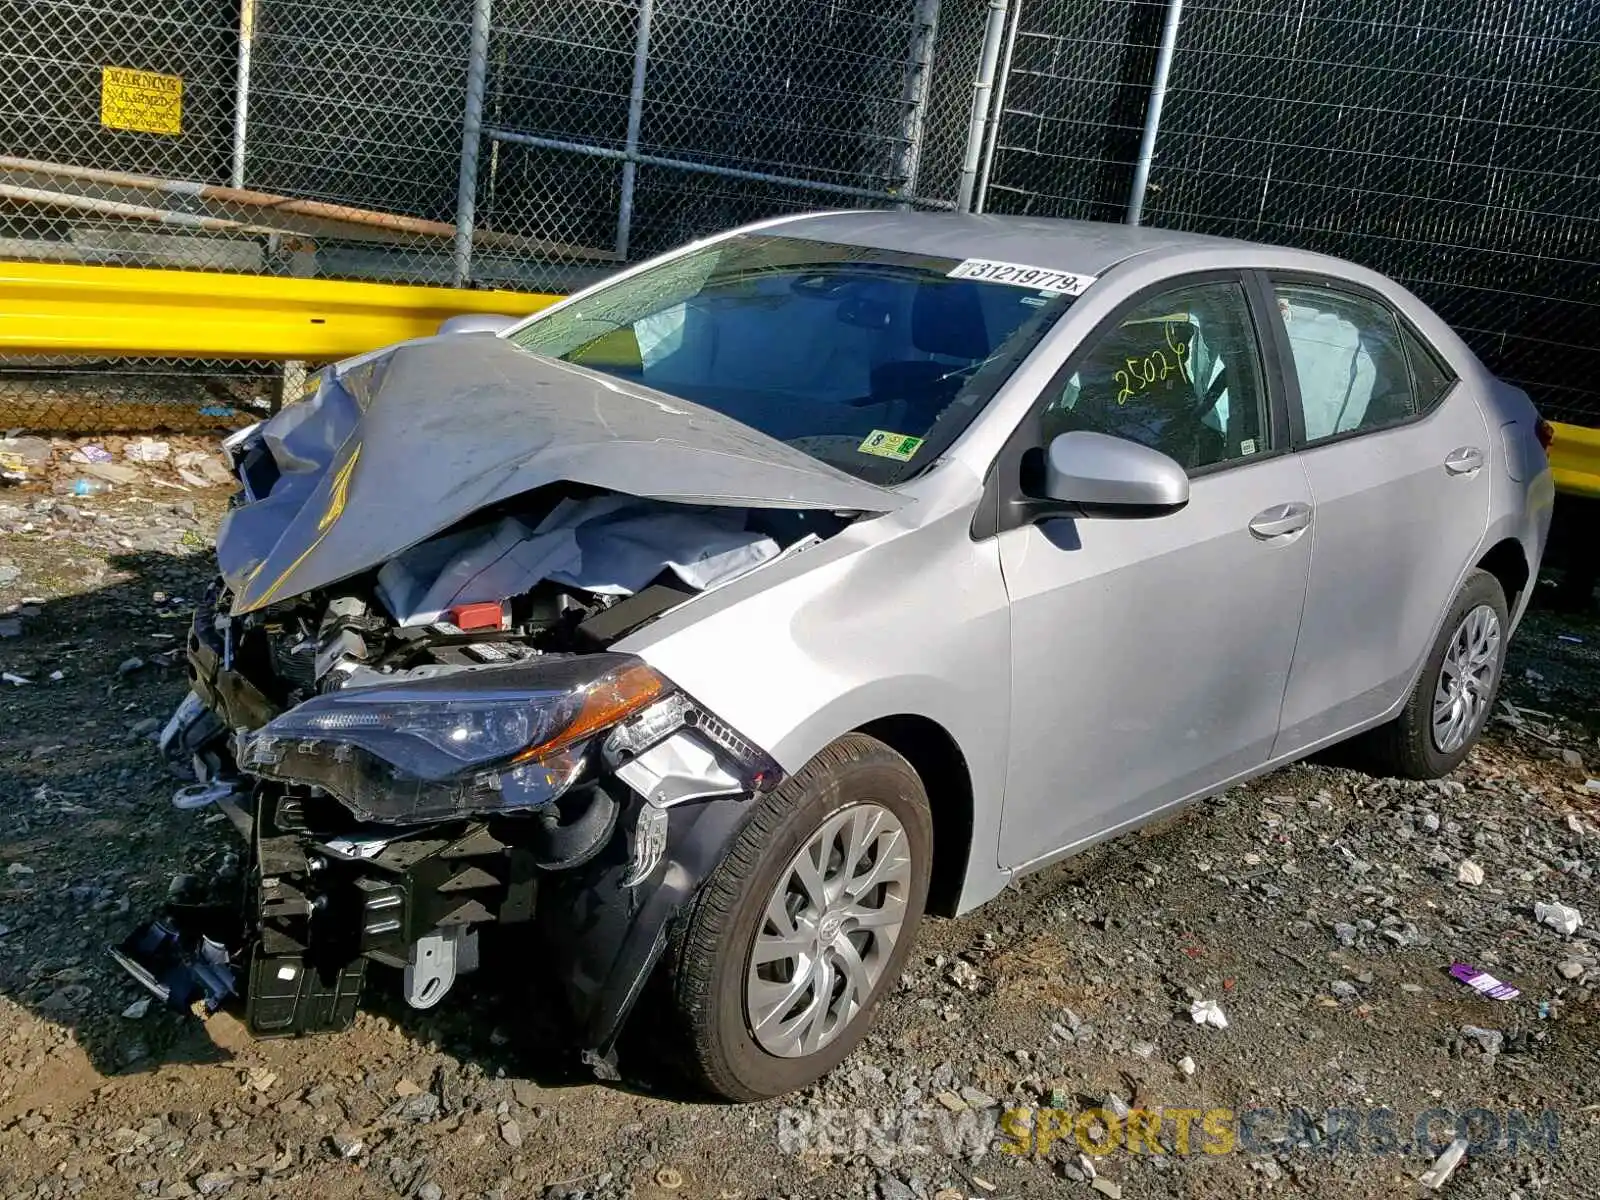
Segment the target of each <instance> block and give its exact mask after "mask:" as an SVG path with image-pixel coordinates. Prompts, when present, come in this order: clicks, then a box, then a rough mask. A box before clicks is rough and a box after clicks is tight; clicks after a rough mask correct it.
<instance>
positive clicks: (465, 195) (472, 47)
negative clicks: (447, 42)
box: [450, 0, 494, 287]
mask: <svg viewBox="0 0 1600 1200" xmlns="http://www.w3.org/2000/svg"><path fill="white" fill-rule="evenodd" d="M493 4H494V0H472V38H471V41H470V42H469V43H468V46H467V101H466V106H465V108H464V109H463V111H462V114H461V171H460V174H459V176H458V177H457V180H456V236H455V245H454V249H453V253H452V255H451V257H452V259H453V263H452V268H451V273H450V278H451V282H452V283H453V284H454V285H455V286H456V287H466V286H467V283H468V281H469V280H470V279H471V278H472V225H473V221H474V219H475V217H476V213H477V206H478V150H479V147H480V144H481V143H482V140H483V139H482V137H481V136H480V135H481V134H482V133H483V91H484V84H485V81H486V80H487V78H488V75H489V18H490V15H491V13H492V10H493Z"/></svg>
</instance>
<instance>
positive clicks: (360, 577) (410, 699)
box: [113, 339, 860, 1073]
mask: <svg viewBox="0 0 1600 1200" xmlns="http://www.w3.org/2000/svg"><path fill="white" fill-rule="evenodd" d="M445 340H446V339H439V341H441V342H442V341H445ZM421 348H422V347H412V349H419V350H420V349H421ZM405 350H406V348H402V349H401V351H400V353H401V354H404V353H405ZM519 353H520V352H519ZM524 357H527V356H524ZM531 361H536V360H531ZM396 370H397V368H394V367H391V368H389V374H390V376H391V377H392V376H393V375H394V373H395V371H396ZM347 375H348V372H347V373H346V374H340V373H338V372H335V371H332V370H330V371H329V372H328V374H327V375H326V377H325V378H324V379H323V380H322V382H321V384H320V386H319V390H318V401H319V402H320V404H321V411H322V423H323V424H324V425H327V424H328V422H329V421H330V420H333V423H334V424H336V425H341V426H342V428H340V429H337V430H334V431H332V432H330V431H329V430H328V429H327V428H324V429H322V430H321V431H318V429H317V420H318V414H317V411H316V410H317V405H316V404H314V403H313V402H309V401H307V402H301V404H300V405H295V406H291V407H290V408H289V409H285V411H284V413H282V414H280V415H279V417H275V418H273V420H272V421H270V422H268V423H267V424H266V425H265V426H262V427H258V428H256V429H254V430H251V431H246V432H245V433H244V434H242V435H237V436H236V437H235V438H234V439H231V440H230V443H229V450H230V452H231V453H232V455H233V458H234V463H235V466H236V468H237V469H238V471H239V474H240V477H241V479H242V481H243V483H244V489H243V491H242V492H241V493H240V495H239V496H238V497H237V498H236V501H235V508H234V511H233V512H231V513H230V514H229V518H228V520H227V521H226V522H225V524H224V528H223V531H222V534H221V535H220V536H219V546H218V551H219V559H220V560H221V564H222V567H223V578H222V579H220V580H219V581H218V583H217V584H216V585H215V586H214V587H213V589H212V590H211V591H210V593H209V594H208V595H207V596H206V597H205V599H204V601H203V602H202V603H201V604H200V606H199V607H198V609H197V611H196V613H195V618H194V623H193V626H192V628H191V631H190V636H189V641H188V656H189V673H190V679H191V688H192V690H191V694H190V696H189V697H188V698H187V699H186V700H185V702H184V703H183V705H182V706H181V707H180V708H179V710H178V711H177V712H176V713H175V714H174V715H173V717H172V719H171V721H170V722H169V723H168V725H167V727H166V729H165V730H164V731H163V733H162V736H161V747H162V750H163V752H164V753H165V754H166V756H167V757H168V758H169V760H170V761H171V762H172V763H173V764H174V765H175V766H177V767H180V768H181V769H183V770H184V771H192V772H193V775H194V777H195V780H196V782H195V783H193V784H191V785H189V786H187V787H184V788H182V789H180V790H179V791H178V793H177V794H176V795H175V796H174V803H175V804H177V805H178V806H179V807H185V808H201V807H209V806H212V805H215V806H216V807H217V808H218V809H220V810H221V811H222V812H224V813H225V814H226V815H227V816H228V818H229V820H230V821H231V822H232V824H233V826H234V827H235V828H236V829H237V830H238V831H239V833H240V834H241V835H242V836H243V837H244V838H245V840H246V841H247V843H248V845H249V852H248V855H247V856H246V857H245V859H244V865H243V870H241V871H239V872H237V876H236V878H234V879H232V880H230V881H229V882H228V884H227V885H226V887H225V889H224V891H225V892H226V894H221V895H218V894H213V895H210V896H208V897H198V898H197V897H196V896H194V895H191V894H186V895H182V896H177V895H174V896H173V897H171V898H170V899H171V902H170V903H169V904H168V906H167V908H166V910H165V911H164V912H163V913H162V914H161V916H160V917H158V918H157V919H155V920H152V921H150V922H147V923H146V924H145V925H142V926H140V927H139V928H138V929H137V930H135V931H134V933H133V934H131V935H130V936H129V937H128V938H127V939H126V940H125V941H124V942H123V943H121V944H120V945H119V946H117V947H115V948H114V949H113V954H114V955H115V956H116V957H117V958H118V960H119V961H120V962H121V963H122V964H123V965H124V966H125V967H127V969H128V970H129V971H131V972H132V973H133V974H134V975H135V976H136V977H138V978H139V979H140V980H141V982H143V983H145V984H146V986H148V987H150V988H151V990H152V991H154V992H156V993H157V994H158V995H160V996H161V997H162V998H163V999H165V1000H167V1001H168V1002H170V1003H172V1004H174V1005H176V1006H180V1007H184V1006H188V1005H189V1004H191V1003H193V1002H203V1003H204V1004H205V1006H206V1007H208V1008H216V1007H218V1006H220V1005H222V1004H224V1003H227V1002H230V1001H236V1000H238V999H240V998H242V1000H243V1003H244V1006H245V1014H246V1019H247V1023H248V1025H249V1027H250V1028H251V1029H252V1030H253V1031H254V1032H256V1033H258V1034H261V1035H273V1034H296V1033H309V1032H315V1031H318V1030H326V1029H337V1028H341V1027H343V1026H344V1025H346V1024H348V1022H349V1021H350V1020H351V1019H352V1018H353V1016H354V1013H355V1010H356V1007H357V1004H358V1001H359V997H360V993H361V989H362V986H363V980H364V977H365V972H366V968H367V964H368V963H371V962H376V963H379V964H382V965H384V966H387V967H391V968H395V969H398V970H399V971H400V972H401V973H402V982H401V987H402V990H403V994H404V996H405V999H406V1000H407V1002H408V1003H410V1004H411V1005H413V1006H415V1007H418V1008H426V1007H430V1006H432V1005H433V1004H436V1003H438V1002H439V1000H440V999H442V998H443V997H444V995H445V994H446V993H447V992H448V991H449V990H450V988H451V986H452V984H453V982H454V981H455V979H456V978H457V977H458V976H459V975H460V974H463V973H465V972H467V971H470V970H472V969H473V968H474V967H475V966H476V965H477V963H478V960H479V956H480V950H481V947H480V941H479V935H480V933H482V932H484V931H485V930H486V929H488V928H489V927H491V926H493V927H496V928H499V927H516V926H526V927H527V932H528V934H529V935H530V936H534V935H535V934H536V935H537V937H538V939H539V944H540V945H541V946H543V947H544V948H545V949H546V950H547V951H548V953H549V956H550V957H549V962H548V965H549V967H550V970H549V971H548V974H549V975H550V976H553V979H552V980H551V982H552V983H555V984H558V985H562V986H564V988H565V990H566V992H567V995H568V999H569V1001H570V1002H571V1007H572V1009H573V1011H574V1013H575V1015H576V1017H577V1018H578V1021H579V1024H580V1026H581V1027H582V1030H583V1032H582V1034H581V1038H582V1044H583V1046H584V1047H585V1049H586V1053H587V1055H588V1057H589V1058H590V1061H592V1062H593V1063H595V1064H596V1067H597V1070H601V1071H602V1073H604V1072H605V1071H606V1070H607V1064H608V1063H609V1062H610V1054H611V1047H612V1044H613V1042H614V1040H615V1037H616V1034H617V1032H618V1030H619V1028H620V1025H621V1022H622V1020H623V1018H624V1017H625V1015H626V1013H627V1011H628V1009H629V1007H630V1006H631V1005H632V1003H633V1001H634V999H635V998H636V997H637V995H638V992H639V990H640V988H641V986H642V984H643V982H644V978H645V977H646V976H647V975H648V973H649V971H650V969H651V967H652V966H653V964H654V962H655V960H656V958H657V956H658V955H659V953H660V950H661V946H662V944H663V942H664V938H665V932H666V928H667V925H668V923H669V922H670V920H671V919H672V918H673V916H674V914H675V913H676V912H677V911H678V908H679V906H681V905H682V904H683V903H684V902H685V901H686V900H687V899H688V897H689V896H691V895H692V894H693V892H694V890H695V889H696V888H697V887H698V885H699V883H700V882H701V881H702V880H703V878H704V876H705V874H706V873H707V872H709V870H710V869H711V867H712V866H713V865H714V864H715V863H716V862H717V861H718V858H719V856H720V854H721V851H722V848H723V847H724V846H725V845H726V843H727V841H728V839H729V838H730V837H731V836H732V834H733V832H734V831H736V830H737V828H738V824H739V822H740V820H741V819H742V817H743V814H744V812H745V811H746V809H747V807H748V800H749V798H750V797H751V796H752V795H754V794H756V793H759V792H762V791H765V790H768V789H770V788H771V787H773V786H775V785H776V783H777V782H779V779H780V777H781V771H780V769H779V768H778V766H777V765H776V764H775V763H774V762H773V761H772V760H771V759H770V758H769V757H768V756H767V754H765V753H764V752H763V751H762V750H761V749H760V748H759V747H757V746H755V745H754V744H752V743H751V742H749V741H748V740H747V739H746V738H744V737H743V736H742V735H741V734H740V733H739V732H738V731H736V730H734V729H733V728H731V727H730V726H729V725H728V724H727V723H726V722H724V721H722V720H721V719H720V718H719V717H718V716H717V715H716V714H714V713H712V712H710V711H708V710H706V708H705V707H704V706H703V705H701V704H699V703H698V702H697V701H696V700H695V699H694V698H693V697H692V696H689V695H686V694H685V693H684V692H683V691H682V690H681V689H679V688H678V687H676V686H675V685H674V684H673V683H672V681H670V680H668V679H666V678H665V677H663V676H662V675H660V674H659V673H657V672H656V671H655V670H653V669H652V668H651V667H650V666H649V665H647V664H646V663H645V662H643V661H642V660H641V659H639V658H636V657H634V656H632V655H627V654H619V653H616V652H615V651H613V650H612V649H611V647H612V646H613V645H614V644H615V643H617V642H618V641H619V640H621V639H623V638H625V637H626V636H627V635H628V634H629V633H631V632H633V631H635V630H637V629H640V628H641V627H643V626H644V625H646V624H648V623H649V622H650V621H653V620H655V619H656V618H658V617H659V616H661V615H662V614H663V613H666V612H668V611H669V610H672V609H674V608H676V607H678V606H680V605H683V604H687V603H692V602H693V601H694V599H695V598H696V597H697V596H699V595H701V594H702V593H703V592H705V591H708V590H711V589H713V588H716V587H719V586H723V585H725V584H727V583H729V582H731V581H733V580H735V579H738V578H740V577H742V576H744V575H746V574H748V573H750V572H752V571H756V570H760V569H762V568H764V567H766V566H768V565H770V564H772V563H774V562H775V561H777V560H779V559H781V558H784V557H786V556H789V555H794V554H800V553H803V552H804V551H805V550H806V549H807V548H809V547H811V546H815V545H817V544H818V543H819V542H821V541H823V540H825V539H826V538H828V537H830V536H832V535H833V534H835V533H837V532H838V531H839V530H841V529H842V528H844V527H845V526H846V525H848V524H849V523H850V521H852V520H854V519H855V518H856V517H857V516H859V515H860V512H859V510H840V509H832V508H824V507H822V501H821V500H810V501H802V502H800V503H798V504H796V506H795V507H784V506H783V505H781V504H780V503H778V502H777V497H775V496H773V497H758V499H759V500H760V502H759V503H753V504H751V505H749V506H741V505H738V504H735V503H733V502H732V501H731V500H725V501H722V502H720V503H698V504H696V503H687V502H682V501H678V500H667V499H661V498H658V497H653V496H646V495H636V494H624V493H621V492H617V491H613V490H608V489H605V488H603V487H599V486H596V485H595V484H593V483H591V482H587V481H571V480H562V481H555V482H550V483H546V484H544V485H543V486H537V487H535V488H533V489H532V490H529V491H524V492H517V493H515V494H513V495H510V496H506V497H503V498H499V499H496V500H493V501H492V502H490V503H487V504H485V505H483V506H482V507H479V508H476V509H473V510H471V511H470V512H469V513H468V514H467V515H466V516H464V517H461V518H459V519H457V520H455V521H453V522H451V523H449V524H448V525H446V526H444V527H442V528H433V529H432V530H431V531H430V532H428V533H427V535H426V536H424V537H422V538H420V539H419V540H413V541H410V542H409V543H408V544H404V545H401V546H399V547H397V548H396V552H395V553H393V554H390V555H388V556H387V557H383V558H381V559H378V560H375V561H370V562H364V563H361V564H360V568H359V569H357V570H355V571H353V572H352V573H350V574H347V575H344V576H342V577H338V578H336V579H333V580H331V581H330V582H328V583H326V584H323V585H319V586H315V587H312V588H310V589H308V590H303V591H296V590H295V589H294V588H293V587H292V586H281V587H280V586H279V583H281V581H282V580H283V579H286V578H289V577H290V576H292V575H294V573H295V572H296V570H299V569H300V568H301V565H302V564H303V563H304V562H305V560H306V559H307V558H308V556H309V555H310V554H311V552H312V551H313V550H315V549H317V547H319V546H321V545H323V544H324V540H325V539H326V538H327V536H328V534H329V532H330V529H334V528H337V526H336V525H335V522H338V521H339V519H340V517H341V515H342V513H343V512H344V510H345V508H346V505H347V502H348V503H351V504H353V503H354V498H355V497H356V496H357V495H358V494H360V493H361V492H363V491H364V492H365V493H366V494H369V495H370V494H371V493H372V492H373V490H374V488H375V486H376V485H374V484H373V483H371V482H369V481H367V480H365V479H364V478H363V477H362V476H361V475H360V474H359V473H357V470H356V462H357V458H358V457H360V456H362V455H363V451H362V448H361V443H360V441H359V440H358V439H359V434H360V432H361V423H360V422H358V423H357V424H356V425H355V426H354V427H353V430H352V427H351V426H350V425H349V421H348V419H347V418H348V417H349V413H348V412H347V411H345V409H348V408H349V407H350V406H351V404H352V403H353V402H354V401H355V400H358V399H359V398H360V393H361V391H362V388H363V387H370V381H366V382H364V383H363V382H361V381H360V380H359V379H353V378H348V377H347ZM368 403H370V398H369V399H368V400H367V401H365V402H363V403H355V404H354V407H355V408H357V409H364V408H365V407H366V404H368ZM341 406H343V407H341ZM296 410H301V411H296ZM341 412H343V413H344V415H343V416H340V415H339V414H340V413H341ZM334 418H337V419H336V420H335V419H334ZM604 423H605V424H606V425H607V430H606V436H607V437H611V438H615V437H616V436H617V434H616V432H615V430H616V428H618V427H622V426H625V422H622V421H620V420H618V419H617V418H616V416H615V414H613V416H612V418H611V419H610V420H609V421H605V422H604ZM336 435H337V436H336ZM657 441H658V442H659V439H657ZM351 443H354V449H351V448H350V445H351ZM318 446H320V449H318V448H317V447H318ZM780 449H781V447H780ZM361 466H362V467H363V468H365V469H367V470H369V471H370V470H371V469H372V468H373V466H374V464H373V463H372V460H371V458H370V457H369V458H367V459H365V460H364V461H363V462H362V464H361ZM297 473H298V477H297ZM841 478H842V477H841ZM822 482H823V483H827V482H828V481H827V480H826V479H824V480H823V481H822ZM758 490H759V489H758ZM746 494H749V490H748V489H746ZM319 505H321V506H322V508H321V510H320V511H321V515H320V517H317V513H318V511H319V508H318V506H319ZM313 517H316V518H317V519H316V520H315V521H313V520H312V518H313ZM246 518H249V520H251V521H253V522H254V525H251V526H247V525H246ZM345 519H346V520H348V519H349V518H345ZM378 519H379V521H380V522H381V520H382V514H381V513H380V514H379V516H378ZM400 523H401V524H404V525H405V526H406V528H407V529H408V530H411V531H416V530H418V529H425V528H427V526H426V524H425V522H424V520H423V519H421V518H419V517H417V515H416V514H412V515H410V516H408V517H406V518H405V519H404V521H401V522H400ZM263 530H266V531H267V534H266V535H264V534H263V532H262V531H263ZM274 531H275V532H274ZM363 536H364V537H365V538H366V543H367V544H368V545H379V544H381V542H382V539H383V537H384V536H388V537H389V538H390V540H391V541H394V540H401V539H402V535H400V534H397V533H393V532H390V533H389V534H387V535H385V533H384V531H383V530H382V529H378V530H376V532H372V533H369V534H367V535H363ZM230 537H233V538H234V539H235V541H234V544H232V545H230V544H229V540H228V539H229V538H230ZM297 538H298V539H300V540H301V545H302V548H301V549H299V550H298V552H296V553H292V554H291V553H290V551H293V550H294V549H295V539H297ZM273 539H275V540H276V544H275V545H268V543H269V542H270V541H272V540H273ZM241 541H242V542H244V543H254V544H253V545H247V547H246V549H245V550H243V551H241V550H240V549H239V544H240V542H241ZM263 547H265V549H263ZM274 558H278V559H283V560H285V561H286V562H288V564H289V565H288V569H287V570H281V571H279V574H278V577H277V578H278V582H274V583H272V584H271V585H269V586H263V583H262V581H261V578H260V576H261V574H262V572H263V570H265V569H273V568H272V567H271V564H270V560H272V559H274ZM322 573H323V574H329V573H334V574H336V573H337V572H336V571H331V570H324V571H323V572H322ZM245 593H248V596H246V595H245ZM191 890H192V889H191Z"/></svg>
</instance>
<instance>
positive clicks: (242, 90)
mask: <svg viewBox="0 0 1600 1200" xmlns="http://www.w3.org/2000/svg"><path fill="white" fill-rule="evenodd" d="M255 40H256V0H239V63H238V67H237V68H236V69H235V72H234V83H233V171H232V173H231V174H229V176H228V185H229V186H230V187H236V188H243V187H244V146H245V127H246V126H247V125H248V124H249V122H250V50H251V47H252V46H254V45H255Z"/></svg>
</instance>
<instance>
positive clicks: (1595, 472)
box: [1550, 421, 1600, 499]
mask: <svg viewBox="0 0 1600 1200" xmlns="http://www.w3.org/2000/svg"><path fill="white" fill-rule="evenodd" d="M1551 425H1552V426H1553V427H1554V429H1555V431H1556V434H1555V441H1554V442H1553V443H1551V446H1550V474H1551V475H1552V476H1553V477H1554V479H1555V485H1556V491H1558V492H1567V493H1568V494H1570V495H1574V496H1592V497H1595V498H1596V499H1600V429H1590V428H1588V427H1587V426H1584V425H1563V424H1562V423H1561V422H1559V421H1552V422H1551Z"/></svg>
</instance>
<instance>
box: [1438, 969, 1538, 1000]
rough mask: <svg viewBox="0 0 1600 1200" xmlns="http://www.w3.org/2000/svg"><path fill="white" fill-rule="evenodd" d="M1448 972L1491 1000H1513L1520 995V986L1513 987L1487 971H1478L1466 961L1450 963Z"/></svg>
mask: <svg viewBox="0 0 1600 1200" xmlns="http://www.w3.org/2000/svg"><path fill="white" fill-rule="evenodd" d="M1450 974H1451V975H1452V976H1453V977H1454V978H1456V979H1459V980H1460V981H1461V982H1462V983H1464V984H1466V985H1467V986H1468V987H1469V988H1471V989H1472V990H1473V991H1475V992H1477V993H1478V994H1479V995H1482V996H1487V997H1489V999H1491V1000H1515V999H1516V998H1517V997H1518V996H1520V995H1522V991H1521V989H1520V988H1514V987H1512V986H1511V985H1510V984H1509V983H1501V982H1500V981H1499V980H1498V979H1496V978H1495V977H1494V976H1493V975H1491V974H1489V972H1487V971H1480V970H1478V968H1477V967H1471V966H1468V965H1467V964H1466V963H1459V962H1458V963H1455V964H1454V965H1452V966H1451V968H1450Z"/></svg>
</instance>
